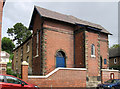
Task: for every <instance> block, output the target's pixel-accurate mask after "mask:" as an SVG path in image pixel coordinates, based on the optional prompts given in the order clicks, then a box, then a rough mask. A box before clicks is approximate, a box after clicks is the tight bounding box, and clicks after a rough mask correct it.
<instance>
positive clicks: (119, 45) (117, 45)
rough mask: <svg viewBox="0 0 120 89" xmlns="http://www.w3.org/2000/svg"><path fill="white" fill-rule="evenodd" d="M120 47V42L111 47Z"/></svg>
mask: <svg viewBox="0 0 120 89" xmlns="http://www.w3.org/2000/svg"><path fill="white" fill-rule="evenodd" d="M118 47H120V44H114V45H113V46H112V47H110V48H118Z"/></svg>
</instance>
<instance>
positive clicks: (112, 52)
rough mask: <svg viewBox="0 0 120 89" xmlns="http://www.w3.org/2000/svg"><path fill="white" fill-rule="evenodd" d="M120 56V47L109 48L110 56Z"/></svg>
mask: <svg viewBox="0 0 120 89" xmlns="http://www.w3.org/2000/svg"><path fill="white" fill-rule="evenodd" d="M111 57H120V47H118V48H111V49H109V58H111Z"/></svg>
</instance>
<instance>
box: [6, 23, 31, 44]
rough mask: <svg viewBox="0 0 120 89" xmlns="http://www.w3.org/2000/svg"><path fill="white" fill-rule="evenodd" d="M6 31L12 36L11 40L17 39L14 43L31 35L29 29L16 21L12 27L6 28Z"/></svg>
mask: <svg viewBox="0 0 120 89" xmlns="http://www.w3.org/2000/svg"><path fill="white" fill-rule="evenodd" d="M7 33H8V36H12V37H13V41H17V43H16V44H21V43H22V42H24V41H25V40H26V39H27V38H28V37H29V36H30V35H31V32H30V30H28V29H27V27H26V26H24V25H23V24H22V23H16V24H15V25H14V26H13V28H8V30H7Z"/></svg>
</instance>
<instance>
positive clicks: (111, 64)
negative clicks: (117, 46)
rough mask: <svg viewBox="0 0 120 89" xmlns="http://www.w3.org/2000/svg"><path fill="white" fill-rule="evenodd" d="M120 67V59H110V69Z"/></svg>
mask: <svg viewBox="0 0 120 89" xmlns="http://www.w3.org/2000/svg"><path fill="white" fill-rule="evenodd" d="M115 58H116V60H117V63H116V64H115V63H114V59H115ZM118 65H120V57H113V58H110V59H109V67H113V66H118Z"/></svg>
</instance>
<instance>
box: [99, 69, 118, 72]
mask: <svg viewBox="0 0 120 89" xmlns="http://www.w3.org/2000/svg"><path fill="white" fill-rule="evenodd" d="M101 70H102V71H108V72H110V71H111V72H119V70H114V69H101Z"/></svg>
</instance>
